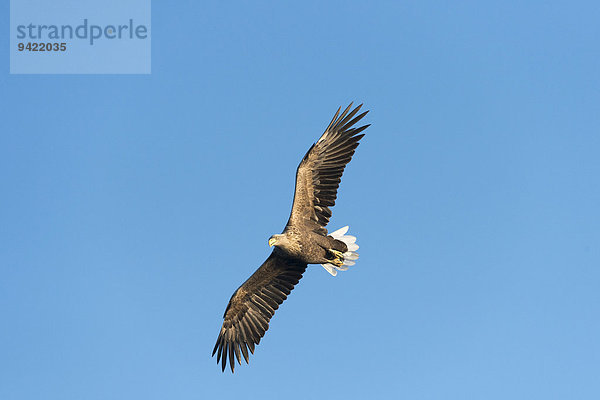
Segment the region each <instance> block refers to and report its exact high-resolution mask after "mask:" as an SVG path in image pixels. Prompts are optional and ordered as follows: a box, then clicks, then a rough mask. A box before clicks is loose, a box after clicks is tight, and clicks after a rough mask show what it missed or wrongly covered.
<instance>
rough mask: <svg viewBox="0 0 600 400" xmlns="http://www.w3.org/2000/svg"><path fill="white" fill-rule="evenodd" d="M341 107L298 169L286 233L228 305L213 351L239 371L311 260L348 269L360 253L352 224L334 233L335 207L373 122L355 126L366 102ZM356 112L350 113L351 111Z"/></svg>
mask: <svg viewBox="0 0 600 400" xmlns="http://www.w3.org/2000/svg"><path fill="white" fill-rule="evenodd" d="M351 106H352V104H350V105H349V106H348V107H347V108H346V110H344V112H342V114H341V115H340V114H339V113H340V109H338V111H337V112H336V114H335V116H334V117H333V120H332V121H331V123H330V124H329V126H328V127H327V129H326V130H325V133H323V135H322V136H321V138H320V139H319V140H318V141H317V142H316V143H315V144H313V145H312V147H311V148H310V149H309V150H308V152H307V153H306V155H305V156H304V158H303V159H302V161H301V162H300V165H299V166H298V170H297V171H296V190H295V193H294V203H293V205H292V212H291V213H290V218H289V220H288V223H287V225H286V226H285V229H284V230H283V232H282V233H281V234H279V235H273V236H271V238H270V239H269V245H271V246H275V248H274V249H273V252H272V253H271V255H270V256H269V258H267V260H266V261H265V262H264V263H263V264H262V265H261V266H260V268H258V270H256V272H255V273H254V274H252V276H251V277H250V278H248V280H246V282H244V283H243V284H242V286H240V287H239V288H238V289H237V290H236V291H235V293H234V294H233V296H231V299H230V300H229V304H228V305H227V309H226V310H225V314H224V316H223V318H224V321H223V326H222V328H221V331H220V333H219V337H218V339H217V343H216V345H215V348H214V349H213V355H214V354H215V353H217V363H218V362H219V361H220V360H221V361H222V368H223V370H225V367H226V365H227V358H229V365H230V367H231V371H232V372H233V370H234V367H235V359H237V361H238V363H241V356H243V357H244V359H245V360H246V362H248V350H250V352H251V353H254V346H255V345H257V344H258V343H259V342H260V339H261V338H262V337H263V336H264V334H265V332H266V331H267V329H268V328H269V321H270V319H271V317H272V316H273V314H274V313H275V310H277V308H278V307H279V304H281V303H282V302H283V301H284V300H285V299H286V298H287V296H288V295H289V294H290V292H291V291H292V289H293V288H294V285H296V284H297V283H298V281H299V280H300V278H302V274H303V273H304V271H305V270H306V267H307V265H308V264H321V265H322V266H323V267H324V268H325V269H326V270H327V271H328V272H329V273H330V274H331V275H334V276H335V275H336V274H337V271H344V270H346V269H348V267H347V266H349V265H353V264H354V262H353V260H356V259H357V258H358V254H357V253H356V252H355V250H357V249H358V246H357V245H356V244H355V243H354V242H355V240H356V238H355V237H353V236H349V235H345V233H346V231H347V230H348V227H344V228H342V229H339V230H337V231H335V232H333V233H331V234H328V232H327V229H325V226H326V225H327V224H328V223H329V218H330V217H331V210H330V209H329V207H332V206H333V205H334V204H335V200H336V197H337V189H338V187H339V184H340V180H341V177H342V173H343V172H344V168H345V167H346V164H348V162H350V159H351V158H352V155H353V154H354V151H355V149H356V147H357V146H358V141H359V140H360V139H361V138H362V137H363V136H364V134H360V132H362V131H363V130H364V129H366V128H367V127H368V126H369V125H365V126H361V127H359V128H353V126H354V124H355V123H356V122H358V121H359V120H360V119H361V118H362V117H364V116H365V114H367V112H364V113H362V114H360V115H358V116H356V117H354V116H355V115H356V114H357V113H358V111H359V109H360V107H361V106H358V107H356V108H355V109H354V110H352V111H350V107H351ZM349 111H350V112H349Z"/></svg>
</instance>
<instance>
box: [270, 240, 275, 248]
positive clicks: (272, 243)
mask: <svg viewBox="0 0 600 400" xmlns="http://www.w3.org/2000/svg"><path fill="white" fill-rule="evenodd" d="M273 246H275V238H271V239H269V247H273Z"/></svg>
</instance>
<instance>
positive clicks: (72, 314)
mask: <svg viewBox="0 0 600 400" xmlns="http://www.w3.org/2000/svg"><path fill="white" fill-rule="evenodd" d="M8 12H9V8H8V2H4V3H3V4H2V6H1V8H0V13H1V14H2V17H3V20H4V21H5V22H7V21H8ZM599 20H600V6H599V5H598V3H597V2H571V3H568V4H567V3H566V2H554V1H551V2H528V3H527V4H523V2H512V1H511V2H498V4H489V3H487V2H476V1H460V2H454V4H452V5H442V4H439V3H438V2H424V1H420V2H402V3H401V2H377V3H372V2H327V3H326V4H322V2H311V1H309V2H301V3H296V4H284V3H283V2H252V3H241V2H229V3H227V4H226V3H225V2H193V1H188V2H180V3H179V4H178V5H177V6H174V5H172V4H168V5H167V4H163V3H162V2H154V4H153V8H152V74H151V75H146V76H142V75H139V76H136V75H131V76H126V75H121V76H108V75H98V76H93V75H92V76H85V75H80V76H78V75H62V76H61V75H31V76H28V75H9V74H8V70H9V61H8V39H7V38H6V39H5V40H3V41H1V42H0V47H1V48H2V52H3V54H5V62H4V70H3V73H2V75H0V88H1V92H2V95H1V96H0V101H1V103H2V104H1V107H0V110H1V112H2V118H1V122H0V124H1V125H0V132H2V133H1V136H0V179H1V182H2V188H3V190H2V196H1V198H0V204H1V207H0V221H1V223H0V272H1V276H2V278H1V279H0V317H1V319H2V329H0V359H1V360H2V362H1V363H0V398H2V399H7V400H8V399H10V400H13V399H14V400H24V399H36V400H37V399H145V400H148V399H166V398H168V399H207V398H214V397H217V396H218V398H222V399H229V398H239V397H240V396H244V397H245V398H259V396H260V397H261V398H266V399H271V398H272V399H275V398H282V397H285V398H287V399H317V398H330V399H342V398H343V399H363V398H365V397H371V398H407V399H507V398H510V399H532V398H534V399H566V398H572V399H598V398H600V380H599V379H598V376H599V375H598V374H599V373H600V342H599V341H598V338H599V337H600V318H599V317H600V291H599V290H598V286H599V284H600V268H599V267H600V211H599V205H600V187H599V184H598V176H599V174H600V161H599V154H600V135H599V133H600V129H599V128H600V74H599V71H600V50H599V47H598V38H599V37H600V24H598V21H599ZM350 101H356V102H364V103H365V107H366V108H368V109H370V110H372V111H371V113H370V114H369V115H368V117H367V118H366V119H367V122H369V123H372V124H373V125H372V126H371V127H370V128H369V129H368V130H367V135H366V137H365V138H364V139H363V141H362V144H361V146H359V148H358V151H357V153H356V155H355V157H354V159H353V161H352V162H351V163H350V165H349V167H348V168H347V169H346V172H345V175H344V178H343V181H342V186H341V188H340V191H339V197H338V202H337V205H336V206H335V208H334V209H333V211H334V213H333V218H332V222H331V225H330V227H331V228H337V227H340V226H344V225H346V224H348V225H350V227H351V232H352V233H354V234H356V235H357V236H358V238H359V239H358V242H359V244H360V245H361V249H360V254H361V258H360V260H359V262H358V264H357V265H356V267H354V268H353V269H352V270H351V271H349V272H346V273H342V274H339V275H338V276H337V277H336V278H332V277H331V276H330V275H329V274H327V273H326V271H325V270H323V269H322V268H321V267H314V268H310V269H309V270H308V271H307V273H306V274H305V277H304V278H303V279H302V281H301V282H300V284H299V285H298V286H297V287H296V289H295V290H294V292H293V293H292V294H291V296H290V297H289V299H288V300H287V301H286V302H285V303H284V304H283V305H282V307H281V308H280V309H279V311H278V312H277V314H276V315H275V317H274V319H273V320H272V321H271V325H270V330H269V332H267V335H266V336H265V338H264V339H263V341H262V342H261V344H260V346H258V347H257V350H256V353H255V356H254V357H252V359H251V361H250V365H249V366H246V365H243V366H242V367H240V368H239V369H237V370H236V373H235V374H234V375H231V374H230V373H229V372H227V373H225V374H222V373H221V370H220V368H218V367H217V365H216V364H215V359H213V358H211V357H210V352H211V350H212V347H213V345H214V342H215V340H216V337H217V334H218V330H219V328H220V325H221V321H222V320H221V317H222V313H223V311H224V309H225V306H226V304H227V301H228V300H229V297H230V295H231V294H232V292H233V291H234V290H235V289H236V288H237V287H238V285H239V284H241V283H242V282H243V281H244V280H245V279H246V278H247V277H248V276H249V275H250V274H251V273H252V272H253V271H254V270H255V269H256V268H257V267H258V266H259V265H260V264H261V263H262V261H263V260H264V259H265V258H266V257H267V255H268V253H269V248H268V246H267V239H268V237H269V236H270V235H271V234H273V233H278V232H280V231H281V230H282V228H283V226H284V224H285V222H286V221H287V218H288V213H289V209H290V205H291V200H292V193H293V183H294V181H293V179H294V172H295V168H296V166H297V164H298V162H299V161H300V158H301V156H302V155H303V154H304V152H305V151H306V150H307V149H308V147H309V146H310V145H311V144H312V143H313V141H315V140H316V139H317V138H318V137H319V135H320V134H321V133H322V131H323V129H324V128H325V127H326V125H327V123H328V122H329V120H330V118H331V116H332V114H333V112H334V111H335V110H336V109H337V107H338V106H340V105H346V104H348V103H349V102H350Z"/></svg>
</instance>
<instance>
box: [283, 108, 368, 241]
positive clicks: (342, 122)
mask: <svg viewBox="0 0 600 400" xmlns="http://www.w3.org/2000/svg"><path fill="white" fill-rule="evenodd" d="M361 106H362V104H361V105H359V106H358V107H356V108H355V109H354V110H352V111H350V112H349V110H350V107H352V103H350V105H349V106H348V107H347V108H346V109H345V110H344V112H342V114H341V115H340V110H341V107H340V108H339V109H338V110H337V112H336V113H335V115H334V116H333V119H332V120H331V122H330V123H329V126H328V127H327V129H326V130H325V133H323V135H322V136H321V138H320V139H319V140H318V141H317V142H316V143H315V144H313V145H312V147H311V148H310V149H309V150H308V152H307V153H306V155H305V156H304V158H303V159H302V161H301V162H300V165H299V166H298V170H297V171H296V190H295V193H294V204H293V205H292V212H291V214H290V219H289V221H288V223H287V226H288V227H289V226H294V225H295V226H309V227H311V229H313V230H315V231H318V232H321V233H326V232H327V231H326V230H325V229H324V228H325V226H326V225H327V224H328V223H329V218H330V217H331V210H330V209H329V207H332V206H333V205H334V204H335V199H336V198H337V190H338V187H339V185H340V181H341V178H342V174H343V173H344V168H346V164H348V163H349V162H350V159H351V158H352V155H353V154H354V151H355V150H356V147H357V146H358V141H359V140H360V139H361V138H362V137H363V136H364V134H360V132H362V131H363V130H365V129H366V128H367V127H369V125H364V126H361V127H359V128H353V126H354V124H356V123H357V122H358V121H359V120H360V119H361V118H362V117H364V116H365V115H366V114H367V113H368V111H365V112H363V113H362V114H359V115H358V116H356V117H354V116H355V115H356V114H357V113H358V111H359V110H360V108H361Z"/></svg>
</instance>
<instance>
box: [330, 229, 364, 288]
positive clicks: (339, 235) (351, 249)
mask: <svg viewBox="0 0 600 400" xmlns="http://www.w3.org/2000/svg"><path fill="white" fill-rule="evenodd" d="M348 229H349V227H348V226H344V227H343V228H340V229H338V230H337V231H335V232H331V233H330V235H331V236H332V237H333V238H334V239H337V240H341V241H342V242H344V243H346V246H347V247H348V251H347V252H345V253H344V254H343V256H344V264H343V265H342V266H341V267H336V266H335V265H333V264H321V265H322V266H323V268H325V270H326V271H327V272H329V273H330V274H331V275H333V276H336V275H337V272H338V271H346V270H347V269H348V267H349V266H351V265H354V264H355V262H354V261H355V260H358V253H357V252H356V250H358V245H357V244H356V236H351V235H346V232H348Z"/></svg>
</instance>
